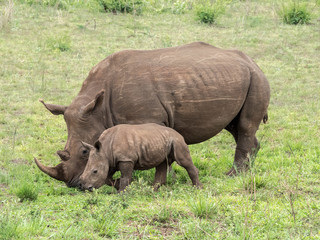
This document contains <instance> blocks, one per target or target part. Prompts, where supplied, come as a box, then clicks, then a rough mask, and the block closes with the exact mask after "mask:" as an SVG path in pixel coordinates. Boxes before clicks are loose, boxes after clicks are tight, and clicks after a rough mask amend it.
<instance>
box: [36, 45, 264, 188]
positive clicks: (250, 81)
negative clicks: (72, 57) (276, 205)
mask: <svg viewBox="0 0 320 240" xmlns="http://www.w3.org/2000/svg"><path fill="white" fill-rule="evenodd" d="M269 98H270V88H269V84H268V81H267V79H266V77H265V76H264V74H263V72H262V71H261V70H260V69H259V67H258V66H257V65H256V64H255V63H254V62H253V61H252V60H251V59H250V58H249V57H248V56H246V55H245V54H243V53H242V52H240V51H237V50H223V49H219V48H216V47H213V46H210V45H208V44H205V43H201V42H196V43H191V44H188V45H184V46H180V47H173V48H165V49H157V50H148V51H147V50H146V51H139V50H125V51H121V52H118V53H114V54H113V55H111V56H109V57H107V58H106V59H105V60H103V61H102V62H100V63H99V64H98V65H97V66H95V67H94V68H93V69H92V70H91V71H90V73H89V76H88V77H87V79H86V80H85V81H84V83H83V85H82V88H81V90H80V92H79V94H78V96H77V97H76V98H75V99H74V100H73V101H72V103H71V104H70V105H69V106H60V105H54V104H46V103H44V102H43V101H42V103H43V104H44V105H45V107H46V108H47V109H48V110H49V111H51V112H52V113H53V114H56V115H58V114H63V116H64V119H65V121H66V124H67V128H68V140H67V143H66V146H65V148H64V150H63V151H58V152H57V153H58V155H59V156H60V158H61V160H62V162H61V163H60V164H58V165H57V166H56V167H47V166H45V165H43V164H41V163H40V162H39V161H37V160H36V159H35V161H36V163H37V165H38V167H39V168H40V169H41V170H42V171H43V172H45V173H47V174H48V175H50V176H51V177H53V178H55V179H58V180H61V181H64V182H65V183H66V184H67V185H68V186H70V187H76V186H79V177H80V175H81V173H82V172H83V170H84V168H85V166H86V163H87V160H88V157H89V153H88V151H87V149H85V148H84V147H83V145H82V143H81V141H84V142H86V143H89V144H94V142H95V141H96V140H97V139H98V138H99V136H100V134H101V133H102V132H103V131H104V130H105V129H108V128H111V127H113V126H115V125H118V124H124V123H126V124H141V123H156V124H159V125H163V126H167V127H170V128H173V129H175V130H176V131H177V132H179V133H180V134H181V135H182V136H183V137H184V139H185V141H186V143H187V144H194V143H199V142H202V141H205V140H207V139H209V138H211V137H213V136H215V135H216V134H218V133H219V132H220V131H222V130H223V129H226V130H227V131H229V132H230V133H231V134H232V135H233V137H234V139H235V141H236V144H237V146H236V151H235V157H234V164H233V168H232V169H231V170H230V171H229V172H228V174H229V175H233V174H235V173H236V172H237V171H236V170H245V169H246V168H247V166H248V161H249V157H250V155H251V154H253V153H254V152H255V151H256V150H257V149H258V141H257V139H256V137H255V134H256V131H257V130H258V128H259V125H260V123H261V121H262V120H264V122H265V121H266V120H267V108H268V104H269Z"/></svg>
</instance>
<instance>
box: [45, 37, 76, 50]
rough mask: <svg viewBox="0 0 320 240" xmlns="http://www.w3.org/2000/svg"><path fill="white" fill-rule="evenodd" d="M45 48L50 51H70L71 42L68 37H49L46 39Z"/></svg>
mask: <svg viewBox="0 0 320 240" xmlns="http://www.w3.org/2000/svg"><path fill="white" fill-rule="evenodd" d="M47 46H48V47H49V48H50V49H52V50H58V51H60V52H65V51H69V50H70V49H71V40H70V37H69V36H61V37H50V38H48V39H47Z"/></svg>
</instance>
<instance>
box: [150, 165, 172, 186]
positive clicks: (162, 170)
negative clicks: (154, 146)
mask: <svg viewBox="0 0 320 240" xmlns="http://www.w3.org/2000/svg"><path fill="white" fill-rule="evenodd" d="M170 165H171V163H170V162H167V161H164V162H163V163H161V164H160V165H159V166H157V167H156V174H155V177H154V185H153V190H154V191H158V189H159V187H160V186H161V185H162V184H165V183H166V181H167V172H168V168H169V167H170Z"/></svg>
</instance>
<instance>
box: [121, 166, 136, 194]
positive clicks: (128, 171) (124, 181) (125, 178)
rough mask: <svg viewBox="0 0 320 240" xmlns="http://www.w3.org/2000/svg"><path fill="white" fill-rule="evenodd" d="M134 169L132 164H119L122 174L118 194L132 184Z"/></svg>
mask: <svg viewBox="0 0 320 240" xmlns="http://www.w3.org/2000/svg"><path fill="white" fill-rule="evenodd" d="M133 167H134V166H133V163H132V162H119V163H118V168H119V170H120V172H121V177H120V183H119V189H118V192H122V191H123V190H124V189H125V188H126V187H127V186H128V185H129V184H130V183H131V181H132V173H133Z"/></svg>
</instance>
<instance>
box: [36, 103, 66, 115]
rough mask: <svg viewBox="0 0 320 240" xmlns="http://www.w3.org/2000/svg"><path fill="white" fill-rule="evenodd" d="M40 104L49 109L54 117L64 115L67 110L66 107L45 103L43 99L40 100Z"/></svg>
mask: <svg viewBox="0 0 320 240" xmlns="http://www.w3.org/2000/svg"><path fill="white" fill-rule="evenodd" d="M39 102H41V103H42V104H43V105H44V106H45V107H46V109H48V110H49V111H50V112H51V113H52V114H54V115H60V114H64V112H65V111H66V109H67V107H66V106H62V105H55V104H49V103H45V102H44V101H43V100H42V99H39Z"/></svg>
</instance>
